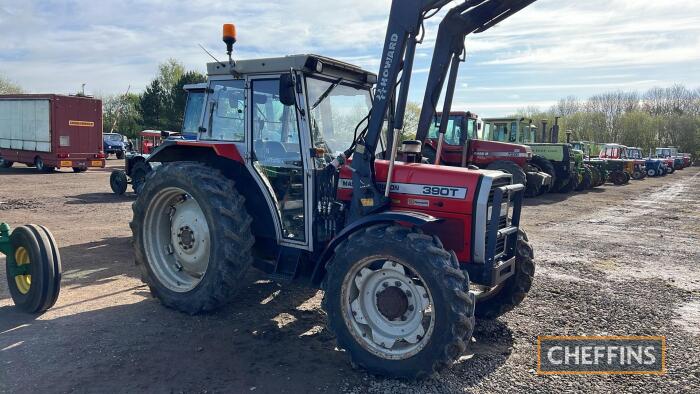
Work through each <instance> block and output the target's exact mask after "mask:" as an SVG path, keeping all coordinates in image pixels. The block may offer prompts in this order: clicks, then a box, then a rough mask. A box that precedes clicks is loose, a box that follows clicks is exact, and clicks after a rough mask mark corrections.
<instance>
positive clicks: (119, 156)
mask: <svg viewBox="0 0 700 394" xmlns="http://www.w3.org/2000/svg"><path fill="white" fill-rule="evenodd" d="M117 159H119V160H122V159H124V151H119V152H117Z"/></svg>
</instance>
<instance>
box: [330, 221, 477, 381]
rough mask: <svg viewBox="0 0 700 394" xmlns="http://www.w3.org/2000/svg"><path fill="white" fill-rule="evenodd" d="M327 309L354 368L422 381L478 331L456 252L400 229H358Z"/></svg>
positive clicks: (338, 256) (340, 256) (342, 253)
mask: <svg viewBox="0 0 700 394" xmlns="http://www.w3.org/2000/svg"><path fill="white" fill-rule="evenodd" d="M327 269H328V273H327V275H326V278H325V279H324V284H323V290H324V292H325V295H324V297H323V309H324V310H325V311H326V313H327V314H328V328H329V329H330V330H331V331H333V332H334V333H335V335H336V338H337V341H338V346H339V347H341V348H343V349H345V350H346V351H347V352H348V354H349V355H350V358H351V359H352V361H353V363H354V364H355V365H357V366H360V367H362V368H364V369H366V370H368V371H369V372H370V373H373V374H377V375H383V376H390V377H395V378H408V379H416V378H418V379H420V378H425V377H428V376H430V375H432V374H433V373H434V372H436V371H438V370H440V369H442V368H444V367H446V366H448V365H451V364H452V363H453V362H454V361H455V360H456V359H457V358H458V357H459V356H460V355H461V354H462V353H463V352H464V351H465V349H466V346H467V344H468V343H469V341H470V339H471V335H472V331H473V329H474V296H473V295H471V294H469V278H468V275H467V274H466V272H463V271H461V270H460V269H459V263H458V261H457V257H456V256H455V255H454V253H450V252H447V251H446V250H445V249H444V248H443V246H442V243H441V242H440V240H439V239H438V238H436V237H432V236H430V235H426V234H422V233H420V231H418V230H415V229H410V228H407V227H403V226H399V225H390V224H379V225H375V226H371V227H368V228H365V229H361V230H358V231H357V232H356V233H354V234H352V235H350V237H349V238H348V239H346V240H345V241H343V242H342V243H341V244H340V245H339V246H338V247H337V248H336V249H335V255H334V256H333V258H332V260H331V261H329V262H328V266H327Z"/></svg>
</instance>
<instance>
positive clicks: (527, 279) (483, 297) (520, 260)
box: [475, 230, 535, 319]
mask: <svg viewBox="0 0 700 394" xmlns="http://www.w3.org/2000/svg"><path fill="white" fill-rule="evenodd" d="M534 277H535V258H534V254H533V252H532V246H530V243H529V242H528V239H527V234H525V232H524V231H522V230H520V231H519V232H518V243H517V245H516V255H515V275H513V276H511V277H510V278H508V279H506V281H505V282H504V283H502V284H501V285H499V286H496V287H493V288H489V289H485V290H483V291H480V292H477V296H476V311H475V313H476V317H478V318H482V319H495V318H497V317H499V316H501V315H503V314H504V313H506V312H509V311H511V310H513V309H514V308H515V307H516V306H518V305H520V303H521V302H523V300H524V299H525V297H526V296H527V293H528V292H529V291H530V287H532V280H533V279H534Z"/></svg>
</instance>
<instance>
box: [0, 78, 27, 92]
mask: <svg viewBox="0 0 700 394" xmlns="http://www.w3.org/2000/svg"><path fill="white" fill-rule="evenodd" d="M20 93H24V89H22V87H20V86H19V85H17V84H15V83H13V82H11V81H10V80H9V79H7V78H5V77H3V76H2V75H0V94H20Z"/></svg>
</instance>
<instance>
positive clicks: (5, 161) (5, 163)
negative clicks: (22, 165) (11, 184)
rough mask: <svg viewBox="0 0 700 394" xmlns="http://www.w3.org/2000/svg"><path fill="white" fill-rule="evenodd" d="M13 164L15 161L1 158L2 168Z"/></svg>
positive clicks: (0, 165)
mask: <svg viewBox="0 0 700 394" xmlns="http://www.w3.org/2000/svg"><path fill="white" fill-rule="evenodd" d="M13 164H15V162H14V161H9V160H5V159H0V168H10V167H12V165H13Z"/></svg>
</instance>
